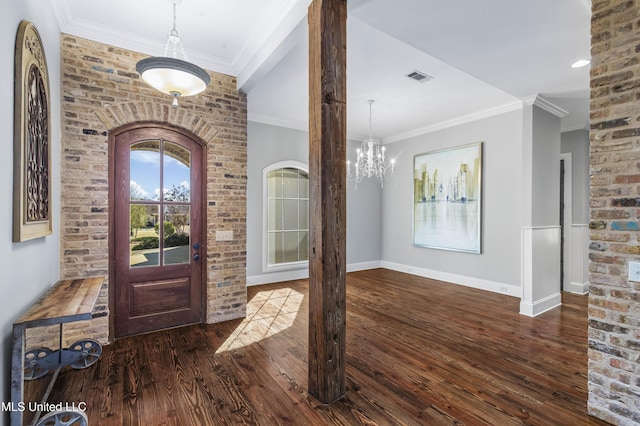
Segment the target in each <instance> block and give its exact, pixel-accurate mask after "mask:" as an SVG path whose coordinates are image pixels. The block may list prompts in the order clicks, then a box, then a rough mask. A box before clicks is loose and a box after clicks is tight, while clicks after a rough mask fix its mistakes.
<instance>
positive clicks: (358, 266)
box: [347, 260, 382, 272]
mask: <svg viewBox="0 0 640 426" xmlns="http://www.w3.org/2000/svg"><path fill="white" fill-rule="evenodd" d="M376 268H382V261H380V260H375V261H372V262H360V263H351V264H349V265H347V272H355V271H366V270H367V269H376Z"/></svg>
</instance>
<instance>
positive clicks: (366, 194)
mask: <svg viewBox="0 0 640 426" xmlns="http://www.w3.org/2000/svg"><path fill="white" fill-rule="evenodd" d="M357 145H358V143H357V142H355V141H348V151H349V155H351V157H353V155H352V154H353V153H354V152H355V148H356V146H357ZM308 153H309V136H308V133H307V132H305V131H301V130H293V129H287V128H284V127H278V126H272V125H268V124H262V123H256V122H252V121H249V122H248V124H247V157H248V158H247V283H248V284H249V285H255V284H262V283H266V282H274V281H280V280H287V279H295V278H298V277H306V276H308V270H307V268H306V267H304V268H302V269H300V270H298V271H297V272H296V271H293V272H287V273H278V272H276V273H274V272H271V273H267V272H265V271H264V270H263V264H264V260H263V256H264V254H263V235H262V233H263V224H262V219H263V204H262V202H263V201H262V197H263V194H262V191H263V186H262V172H263V169H264V168H265V167H266V166H268V165H270V164H273V163H275V162H278V161H285V160H293V161H299V162H302V163H305V164H307V165H308V164H309V154H308ZM380 200H381V193H380V186H379V185H378V184H377V182H371V181H367V182H363V183H362V184H360V185H358V189H357V190H356V189H355V188H354V185H353V182H349V183H348V186H347V264H348V266H347V267H348V268H349V269H350V270H354V269H364V268H367V267H370V266H377V265H379V261H380V242H381V235H380V229H381V219H380V218H381V211H380Z"/></svg>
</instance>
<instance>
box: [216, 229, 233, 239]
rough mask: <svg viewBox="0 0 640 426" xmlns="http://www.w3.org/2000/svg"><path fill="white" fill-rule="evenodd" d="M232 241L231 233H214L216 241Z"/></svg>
mask: <svg viewBox="0 0 640 426" xmlns="http://www.w3.org/2000/svg"><path fill="white" fill-rule="evenodd" d="M231 240H233V231H216V241H231Z"/></svg>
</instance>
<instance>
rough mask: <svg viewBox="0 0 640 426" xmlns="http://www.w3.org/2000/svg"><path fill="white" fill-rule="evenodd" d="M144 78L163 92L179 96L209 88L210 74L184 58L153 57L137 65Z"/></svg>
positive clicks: (190, 94) (189, 94)
mask: <svg viewBox="0 0 640 426" xmlns="http://www.w3.org/2000/svg"><path fill="white" fill-rule="evenodd" d="M136 70H137V71H138V73H139V74H140V76H141V77H142V79H143V80H144V81H145V82H146V83H147V84H149V85H150V86H151V87H153V88H154V89H156V90H159V91H160V92H162V93H166V94H167V95H171V96H174V97H178V96H193V95H195V94H198V93H200V92H202V91H203V90H204V89H206V88H207V85H208V84H209V82H210V81H211V77H210V76H209V74H208V73H207V72H206V71H205V70H203V69H202V68H200V67H199V66H197V65H194V64H192V63H190V62H187V61H183V60H182V59H177V58H169V57H162V56H161V57H152V58H147V59H143V60H141V61H140V62H138V63H137V65H136Z"/></svg>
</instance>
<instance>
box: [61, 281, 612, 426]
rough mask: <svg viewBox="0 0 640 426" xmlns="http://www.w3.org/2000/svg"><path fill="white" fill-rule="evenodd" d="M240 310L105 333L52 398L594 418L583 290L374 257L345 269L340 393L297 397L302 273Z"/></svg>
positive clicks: (205, 421)
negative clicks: (334, 397) (536, 289)
mask: <svg viewBox="0 0 640 426" xmlns="http://www.w3.org/2000/svg"><path fill="white" fill-rule="evenodd" d="M248 293H249V304H248V308H247V311H248V312H247V314H248V316H247V318H246V319H245V320H236V321H231V322H227V323H222V324H215V325H199V326H189V327H184V328H177V329H173V330H168V331H162V332H157V333H152V334H147V335H142V336H135V337H129V338H124V339H120V340H117V341H116V342H115V343H113V344H111V345H109V346H107V347H105V348H104V353H103V355H102V357H101V359H100V360H99V361H98V362H97V363H96V364H94V365H93V366H91V367H89V368H87V369H84V370H64V371H63V372H61V374H60V377H59V378H58V381H57V383H56V386H55V388H54V390H53V393H52V396H51V398H50V401H51V402H56V401H64V402H76V403H79V402H86V403H87V408H88V410H87V414H88V416H89V421H90V425H242V424H245V425H275V424H291V425H321V424H330V425H418V424H420V425H432V424H434V425H435V424H446V425H500V426H504V425H522V424H525V425H567V426H573V425H604V424H605V423H603V422H601V421H599V420H597V419H595V418H592V417H589V416H588V415H587V408H586V399H587V297H586V296H575V295H570V294H565V295H563V302H564V304H563V306H562V308H557V309H554V310H552V311H550V312H547V313H545V314H543V315H541V316H539V317H537V318H528V317H525V316H522V315H519V314H518V306H519V300H518V299H516V298H513V297H508V296H503V295H499V294H494V293H489V292H484V291H480V290H475V289H470V288H466V287H462V286H457V285H452V284H446V283H442V282H438V281H433V280H428V279H424V278H419V277H415V276H411V275H406V274H402V273H398V272H393V271H388V270H384V269H376V270H370V271H361V272H356V273H350V274H348V276H347V303H348V305H347V306H348V307H347V394H346V396H345V397H344V399H342V400H340V401H339V402H336V403H335V404H333V405H331V406H323V405H322V404H320V403H318V402H317V401H316V400H314V399H313V398H312V397H310V396H309V395H307V393H306V388H307V368H306V363H307V326H308V322H307V321H308V284H307V281H306V280H301V281H294V282H287V283H280V284H273V285H267V286H259V287H252V288H249V290H248Z"/></svg>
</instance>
